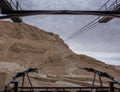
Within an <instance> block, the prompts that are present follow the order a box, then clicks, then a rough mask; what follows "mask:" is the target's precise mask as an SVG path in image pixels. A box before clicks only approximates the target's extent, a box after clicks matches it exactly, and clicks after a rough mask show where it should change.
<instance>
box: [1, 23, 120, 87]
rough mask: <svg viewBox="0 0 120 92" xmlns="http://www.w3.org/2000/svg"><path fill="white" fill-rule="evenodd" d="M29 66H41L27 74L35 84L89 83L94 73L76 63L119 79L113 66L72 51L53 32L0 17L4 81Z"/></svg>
mask: <svg viewBox="0 0 120 92" xmlns="http://www.w3.org/2000/svg"><path fill="white" fill-rule="evenodd" d="M30 67H37V68H42V69H41V70H40V72H39V73H33V74H31V75H30V76H31V78H32V80H33V85H34V86H86V85H89V84H91V80H92V78H93V74H92V73H88V72H86V71H83V70H80V69H78V67H89V68H95V69H97V70H100V71H103V72H107V73H109V74H110V75H111V76H114V77H115V79H117V80H120V79H119V76H120V74H119V72H117V71H116V69H115V68H114V67H113V66H110V65H107V64H105V63H103V62H100V61H98V60H96V59H94V58H91V57H88V56H86V55H77V54H75V53H73V52H72V51H71V50H70V49H69V47H68V46H67V45H66V44H65V43H64V41H63V40H62V39H60V38H59V36H58V35H56V34H53V33H48V32H45V31H43V30H41V29H38V28H36V27H34V26H30V25H27V24H24V23H11V22H5V21H0V72H3V73H6V82H7V81H8V80H10V79H11V78H12V76H13V75H15V74H16V73H17V72H19V71H23V70H25V69H28V68H30ZM19 80H20V79H19ZM103 80H104V79H103ZM97 81H98V80H97ZM106 81H107V80H106ZM26 85H27V82H26ZM96 85H97V83H96Z"/></svg>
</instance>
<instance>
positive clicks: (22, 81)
mask: <svg viewBox="0 0 120 92" xmlns="http://www.w3.org/2000/svg"><path fill="white" fill-rule="evenodd" d="M24 80H25V76H23V79H22V86H21V91H23V86H24Z"/></svg>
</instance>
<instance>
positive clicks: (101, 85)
mask: <svg viewBox="0 0 120 92" xmlns="http://www.w3.org/2000/svg"><path fill="white" fill-rule="evenodd" d="M99 81H100V87H101V88H102V91H103V84H102V79H101V77H100V75H99Z"/></svg>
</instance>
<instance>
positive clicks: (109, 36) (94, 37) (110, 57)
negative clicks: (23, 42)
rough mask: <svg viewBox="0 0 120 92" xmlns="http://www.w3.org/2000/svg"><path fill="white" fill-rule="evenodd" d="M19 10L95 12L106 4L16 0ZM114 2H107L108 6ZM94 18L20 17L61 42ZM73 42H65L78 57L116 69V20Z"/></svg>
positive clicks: (119, 49)
mask: <svg viewBox="0 0 120 92" xmlns="http://www.w3.org/2000/svg"><path fill="white" fill-rule="evenodd" d="M19 1H20V4H21V6H22V8H23V9H28V10H29V9H33V10H35V9H41V10H42V9H44V10H45V9H46V10H48V9H51V10H55V9H56V10H64V9H65V10H98V9H99V8H100V7H101V6H102V5H103V4H104V3H105V2H106V1H107V0H19ZM113 1H114V0H110V3H111V2H113ZM95 18H96V16H83V15H82V16H80V15H79V16H78V15H75V16H73V15H71V16H70V15H69V16H68V15H37V16H31V17H24V18H23V20H24V22H25V23H28V24H32V25H35V26H38V27H39V28H41V29H44V30H46V31H49V32H53V33H56V34H59V35H60V37H61V38H62V39H63V40H65V39H66V38H67V37H69V36H70V35H71V34H73V33H74V32H76V31H78V30H79V29H80V28H82V27H83V26H85V25H86V24H87V23H89V22H91V21H92V20H93V19H95ZM78 35H79V36H77V37H76V38H75V39H73V40H71V41H65V42H66V43H67V44H68V45H69V47H70V48H71V49H72V50H73V51H74V52H76V53H78V54H87V55H89V56H92V57H94V58H96V59H99V60H102V61H104V62H106V63H109V64H116V65H117V64H119V65H120V61H119V60H120V41H119V39H120V19H117V18H116V19H113V20H112V21H110V22H109V23H107V24H99V25H98V26H96V27H95V28H93V29H91V30H89V31H88V32H86V33H84V34H78Z"/></svg>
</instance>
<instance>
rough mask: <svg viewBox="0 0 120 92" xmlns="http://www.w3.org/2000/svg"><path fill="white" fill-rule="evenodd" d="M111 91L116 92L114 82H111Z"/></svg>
mask: <svg viewBox="0 0 120 92" xmlns="http://www.w3.org/2000/svg"><path fill="white" fill-rule="evenodd" d="M109 85H110V92H114V82H110V84H109Z"/></svg>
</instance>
